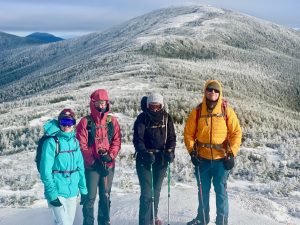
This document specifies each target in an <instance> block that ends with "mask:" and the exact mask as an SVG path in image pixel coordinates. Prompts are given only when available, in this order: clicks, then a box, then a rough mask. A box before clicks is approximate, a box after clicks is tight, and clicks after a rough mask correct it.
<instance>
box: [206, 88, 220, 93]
mask: <svg viewBox="0 0 300 225" xmlns="http://www.w3.org/2000/svg"><path fill="white" fill-rule="evenodd" d="M206 91H208V92H210V93H211V92H213V91H214V92H215V93H220V91H219V90H217V89H214V88H206Z"/></svg>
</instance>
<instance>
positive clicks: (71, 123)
mask: <svg viewBox="0 0 300 225" xmlns="http://www.w3.org/2000/svg"><path fill="white" fill-rule="evenodd" d="M75 124H76V120H75V119H72V118H62V119H61V120H60V121H59V125H61V126H63V127H71V126H74V125H75Z"/></svg>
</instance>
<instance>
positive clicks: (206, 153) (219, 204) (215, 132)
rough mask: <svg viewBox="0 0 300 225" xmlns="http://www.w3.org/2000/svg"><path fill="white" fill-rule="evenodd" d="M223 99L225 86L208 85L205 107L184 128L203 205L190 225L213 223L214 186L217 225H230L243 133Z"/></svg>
mask: <svg viewBox="0 0 300 225" xmlns="http://www.w3.org/2000/svg"><path fill="white" fill-rule="evenodd" d="M222 98H223V97H222V86H221V83H220V82H219V81H217V80H209V81H207V82H206V84H205V89H204V96H203V100H202V103H201V104H199V105H198V106H197V107H196V108H194V109H193V110H192V112H191V113H190V115H189V117H188V119H187V121H186V125H185V128H184V143H185V145H186V148H187V150H188V152H189V154H190V156H191V161H192V163H193V164H194V166H195V176H196V179H197V185H198V201H199V206H198V213H197V217H196V218H195V219H193V220H192V221H190V222H188V223H187V225H206V224H208V223H209V220H210V218H209V193H210V188H211V182H212V183H213V185H214V189H215V192H216V208H217V216H216V225H228V208H229V207H228V196H227V191H226V186H227V179H228V176H229V172H230V170H231V169H232V168H233V166H234V157H235V156H236V155H237V153H238V151H239V148H240V144H241V139H242V130H241V127H240V124H239V120H238V118H237V116H236V114H235V112H234V110H233V109H232V108H231V107H230V106H227V102H226V101H224V100H223V99H222Z"/></svg>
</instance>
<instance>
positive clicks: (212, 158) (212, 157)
mask: <svg viewBox="0 0 300 225" xmlns="http://www.w3.org/2000/svg"><path fill="white" fill-rule="evenodd" d="M211 139H212V116H211V117H210V137H209V143H210V154H211V160H214V156H213V152H212V147H211Z"/></svg>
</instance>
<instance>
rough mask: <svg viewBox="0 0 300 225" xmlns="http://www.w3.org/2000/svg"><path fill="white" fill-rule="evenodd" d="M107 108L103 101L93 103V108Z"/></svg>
mask: <svg viewBox="0 0 300 225" xmlns="http://www.w3.org/2000/svg"><path fill="white" fill-rule="evenodd" d="M106 106H107V102H106V101H105V100H98V101H95V107H96V108H99V109H105V108H106Z"/></svg>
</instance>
